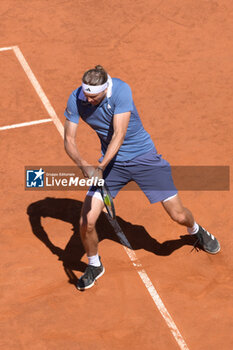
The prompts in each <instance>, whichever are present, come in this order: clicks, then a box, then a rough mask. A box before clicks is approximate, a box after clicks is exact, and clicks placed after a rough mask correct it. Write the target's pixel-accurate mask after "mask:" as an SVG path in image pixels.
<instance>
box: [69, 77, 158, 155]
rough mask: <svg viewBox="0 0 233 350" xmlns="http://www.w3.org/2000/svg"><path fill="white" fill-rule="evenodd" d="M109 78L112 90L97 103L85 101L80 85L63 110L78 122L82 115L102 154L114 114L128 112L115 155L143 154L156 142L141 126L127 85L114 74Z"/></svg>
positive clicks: (108, 138)
mask: <svg viewBox="0 0 233 350" xmlns="http://www.w3.org/2000/svg"><path fill="white" fill-rule="evenodd" d="M111 82H112V84H111V91H109V88H108V93H107V96H106V97H105V98H104V100H103V101H101V103H100V104H99V105H98V106H92V105H91V104H90V103H88V102H87V100H86V98H85V96H84V94H83V91H82V87H79V88H78V89H76V90H74V91H73V92H72V94H71V95H70V97H69V100H68V103H67V108H66V110H65V113H64V114H65V117H66V118H67V119H68V120H70V121H71V122H73V123H77V124H78V122H79V118H80V117H81V118H82V119H83V120H84V121H85V122H86V123H87V124H89V125H90V126H91V127H92V129H94V130H95V131H96V133H97V135H98V136H99V138H100V142H101V151H102V154H103V155H104V154H105V152H106V150H107V147H108V145H109V143H110V141H111V138H112V134H113V116H114V114H120V113H125V112H131V116H130V121H129V124H128V128H127V132H126V135H125V139H124V142H123V144H122V145H121V147H120V149H119V151H118V152H117V155H116V156H115V158H114V159H115V160H116V161H119V162H122V161H127V160H131V159H133V158H135V157H137V156H139V155H142V154H144V153H146V152H148V151H150V150H151V149H152V148H154V147H155V146H154V143H153V141H152V140H151V137H150V135H149V134H148V133H147V132H146V130H145V129H144V128H143V125H142V122H141V119H140V117H139V115H138V112H137V109H136V107H135V105H134V102H133V97H132V92H131V89H130V87H129V85H128V84H126V83H125V82H123V81H122V80H120V79H117V78H112V80H111ZM123 118H124V117H123Z"/></svg>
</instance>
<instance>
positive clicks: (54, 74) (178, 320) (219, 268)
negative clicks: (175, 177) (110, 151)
mask: <svg viewBox="0 0 233 350" xmlns="http://www.w3.org/2000/svg"><path fill="white" fill-rule="evenodd" d="M0 13H1V36H0V49H2V50H1V51H0V76H1V85H0V89H1V91H0V105H1V121H0V127H3V126H10V125H14V124H19V123H25V122H32V121H37V120H41V119H49V118H50V117H51V116H50V115H49V113H48V110H47V109H46V108H45V107H44V105H43V103H42V99H41V98H40V97H39V95H38V93H37V91H36V90H35V89H34V87H33V86H32V81H31V80H30V79H28V76H27V75H26V73H25V71H24V70H23V67H22V64H21V63H20V61H19V59H18V58H17V57H16V55H15V51H14V50H13V48H12V47H15V46H17V47H18V48H19V49H20V52H21V53H22V54H23V56H24V58H25V59H26V62H27V63H28V65H29V66H30V69H31V70H32V72H33V73H34V75H35V77H36V79H37V80H38V82H39V84H40V86H41V87H42V89H43V91H44V93H45V95H46V97H47V98H48V100H49V102H50V104H51V106H52V107H53V108H54V110H55V112H56V115H57V116H58V118H59V119H60V121H61V123H62V124H63V123H64V120H65V117H64V116H63V112H64V108H65V107H66V102H67V99H68V97H69V94H70V93H71V91H72V90H74V89H75V88H76V87H77V86H79V85H80V79H81V77H82V74H83V72H84V71H85V70H87V69H89V68H92V67H93V66H94V65H96V64H102V65H103V66H104V67H105V68H106V69H107V70H108V72H109V74H110V75H111V76H112V77H119V78H121V79H123V80H125V81H126V82H128V83H129V84H130V85H131V88H132V90H133V95H134V100H135V103H136V106H137V108H138V111H139V114H140V116H141V119H142V121H143V124H144V127H145V129H146V130H147V131H148V132H149V133H150V134H151V136H152V138H153V140H154V142H155V145H156V147H157V149H158V151H159V153H162V154H163V156H164V158H165V159H167V160H169V162H170V163H171V164H172V165H216V166H221V165H227V166H230V167H232V165H233V164H232V160H233V152H232V150H233V147H232V146H233V144H232V132H233V128H232V110H233V102H232V86H233V60H232V55H233V42H232V32H233V5H232V2H231V1H230V0H222V1H207V0H206V1H204V0H185V1H184V0H174V1H163V0H162V1H161V0H159V1H158V0H154V1H152V0H144V1H137V0H136V1H118V0H116V1H105V0H101V1H94V0H91V1H82V0H78V1H74V0H72V1H69V0H68V1H59V0H51V1H41V0H32V1H25V0H24V1H22V0H14V1H12V0H3V1H1V3H0ZM3 48H9V49H7V50H3ZM53 120H55V119H54V118H53ZM0 138H1V198H0V201H1V202H0V203H1V221H0V225H1V226H0V227H1V231H0V244H1V262H0V263H1V270H0V271H1V280H0V281H1V285H0V295H1V299H0V300H1V304H0V320H1V321H0V348H1V349H4V350H10V349H17V350H18V349H25V350H47V349H48V350H55V349H56V350H63V349H74V350H76V349H77V350H79V349H80V350H92V349H95V350H108V349H113V350H118V349H119V350H120V349H122V350H123V349H134V350H137V349H143V350H151V349H156V350H168V349H169V350H173V349H174V350H175V349H182V350H184V349H190V350H210V349H211V350H213V349H216V350H219V349H223V350H230V349H232V348H233V339H232V315H233V306H232V305H233V304H232V294H233V280H232V272H233V271H232V264H233V255H232V252H233V243H232V242H233V241H232V189H230V190H229V191H182V192H180V196H181V198H182V200H183V202H184V204H185V206H187V207H188V208H190V209H191V210H192V212H193V213H194V216H195V218H196V220H197V221H198V222H199V223H201V224H202V225H203V226H204V227H205V228H207V229H208V230H209V231H210V232H211V233H213V234H215V235H216V237H217V238H218V239H219V241H220V243H221V248H222V249H221V252H220V253H219V254H217V255H216V256H212V255H208V254H207V253H205V252H203V251H199V252H197V251H195V250H194V251H192V252H191V249H192V246H191V245H190V244H189V240H188V239H187V237H183V238H180V236H183V235H186V229H185V228H183V227H181V226H178V225H177V224H175V223H173V222H172V221H171V220H170V219H169V218H168V216H167V214H166V213H165V211H164V210H163V208H162V206H161V205H160V204H156V205H149V202H148V201H147V198H146V197H145V196H144V194H143V193H141V192H140V191H133V192H132V191H131V192H127V191H122V192H121V193H120V194H119V195H118V196H117V198H116V199H115V207H116V211H117V216H118V221H119V224H120V226H121V228H122V230H123V232H124V234H125V236H126V237H127V239H128V241H129V243H130V245H131V247H132V249H133V251H134V252H135V253H136V257H137V261H139V262H140V266H139V265H138V264H133V262H132V259H131V260H130V258H129V256H128V255H127V252H126V251H125V249H124V247H123V245H122V244H121V243H120V241H119V239H118V237H117V235H116V234H115V232H114V230H113V228H112V227H111V226H110V224H109V223H108V221H107V220H106V218H105V216H104V214H103V216H101V217H100V220H99V222H98V227H97V229H98V233H99V236H100V245H99V253H100V255H101V257H102V260H103V263H104V266H105V269H106V272H105V274H104V276H103V277H102V278H100V279H99V281H98V283H97V285H96V286H95V287H94V288H92V289H90V290H88V291H86V292H79V291H77V290H76V288H75V286H74V285H73V284H72V283H71V282H72V276H71V275H70V276H71V277H68V275H69V273H70V271H72V272H73V274H74V275H75V276H76V277H79V276H80V275H81V274H82V273H83V271H84V269H85V266H86V263H87V259H86V256H85V254H84V250H83V248H82V244H81V241H80V237H79V232H78V219H79V215H80V209H81V205H82V202H83V200H84V197H85V192H82V191H50V192H49V191H46V192H45V191H33V190H31V191H25V188H24V186H25V170H24V166H26V165H29V166H30V165H35V166H38V167H40V166H45V165H72V161H71V160H70V159H69V158H68V156H67V155H66V154H65V151H64V147H63V140H62V137H61V135H60V133H59V132H58V130H57V127H56V126H55V124H54V122H53V121H52V120H51V121H50V122H49V121H48V122H45V123H40V124H32V125H28V126H23V127H19V128H12V129H10V128H9V129H6V130H0ZM78 145H79V149H80V151H81V153H82V155H83V156H84V157H86V159H87V160H89V162H94V163H95V162H96V160H97V159H98V157H99V154H100V149H99V148H100V147H99V142H98V140H97V137H96V136H95V134H94V133H93V132H92V131H91V130H90V129H89V128H88V127H87V126H85V125H84V124H83V123H82V122H81V123H80V125H79V134H78ZM231 169H232V168H231ZM200 176H201V174H200ZM231 187H232V183H231ZM128 253H129V252H128ZM67 266H68V267H69V271H67V269H66V267H67ZM141 270H143V271H144V272H145V274H146V276H148V278H149V279H150V281H151V283H152V285H153V287H154V289H155V290H156V291H157V293H158V295H159V296H160V298H161V300H162V301H163V303H164V306H165V308H166V310H167V311H168V312H169V314H170V316H171V318H172V320H173V321H174V324H175V325H176V327H177V328H176V329H177V330H179V332H180V338H179V336H178V338H179V339H180V341H177V339H176V337H177V334H178V333H177V331H176V330H175V335H176V337H175V336H174V334H173V333H172V332H171V326H169V324H168V323H167V322H166V319H164V318H163V317H162V315H161V312H160V311H159V310H158V307H157V306H156V303H155V302H154V300H153V299H152V297H151V294H150V293H149V292H148V286H147V285H146V284H145V283H143V281H142V279H141V278H140V274H139V272H140V271H141ZM73 278H74V276H73Z"/></svg>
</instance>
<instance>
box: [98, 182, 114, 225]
mask: <svg viewBox="0 0 233 350" xmlns="http://www.w3.org/2000/svg"><path fill="white" fill-rule="evenodd" d="M99 189H100V193H101V196H102V198H103V202H104V205H105V208H106V210H107V213H108V215H109V216H110V218H111V219H113V220H114V219H115V218H116V212H115V207H114V204H113V199H112V196H111V194H110V192H109V189H108V186H107V185H106V184H104V185H103V186H99Z"/></svg>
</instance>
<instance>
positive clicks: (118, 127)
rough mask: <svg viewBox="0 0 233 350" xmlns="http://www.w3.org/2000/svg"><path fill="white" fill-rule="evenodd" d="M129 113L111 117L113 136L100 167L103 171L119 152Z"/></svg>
mask: <svg viewBox="0 0 233 350" xmlns="http://www.w3.org/2000/svg"><path fill="white" fill-rule="evenodd" d="M130 115H131V112H125V113H119V114H115V115H114V117H113V135H112V139H111V141H110V143H109V145H108V148H107V151H106V153H105V155H104V158H103V160H102V162H101V165H100V167H101V168H102V169H103V170H104V169H105V168H106V166H107V165H108V163H109V162H110V161H111V160H112V159H113V157H114V156H115V155H116V154H117V152H118V151H119V148H120V147H121V145H122V143H123V141H124V139H125V135H126V132H127V128H128V124H129V120H130Z"/></svg>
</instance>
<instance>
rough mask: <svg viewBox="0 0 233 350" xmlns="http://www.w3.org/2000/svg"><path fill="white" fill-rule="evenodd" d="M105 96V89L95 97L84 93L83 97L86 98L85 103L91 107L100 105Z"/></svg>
mask: <svg viewBox="0 0 233 350" xmlns="http://www.w3.org/2000/svg"><path fill="white" fill-rule="evenodd" d="M106 94H107V89H106V90H104V91H102V92H100V93H99V94H95V95H92V94H91V95H90V94H87V93H86V92H84V95H85V96H86V98H87V101H88V102H89V103H91V104H92V105H93V106H97V105H98V104H100V102H101V101H102V100H103V99H104V98H105V96H106Z"/></svg>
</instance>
